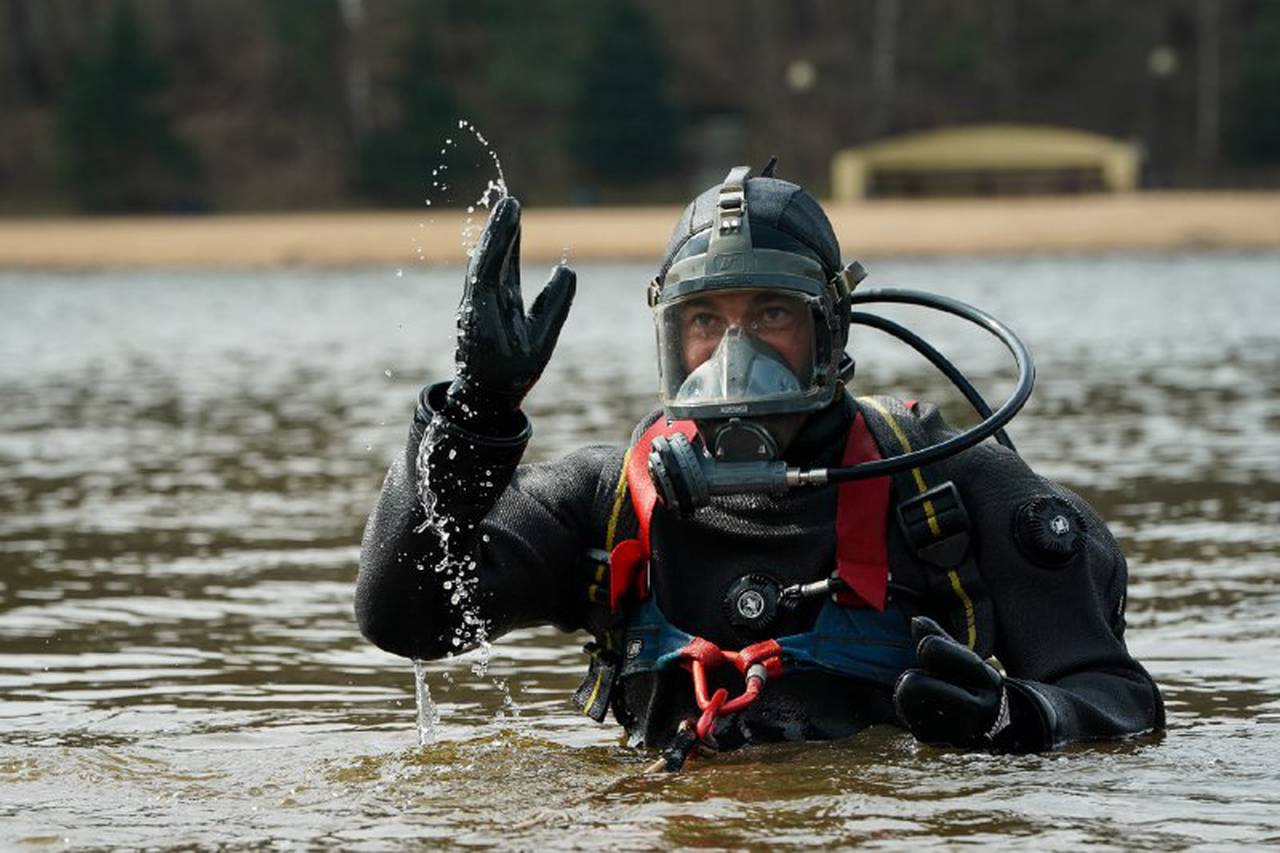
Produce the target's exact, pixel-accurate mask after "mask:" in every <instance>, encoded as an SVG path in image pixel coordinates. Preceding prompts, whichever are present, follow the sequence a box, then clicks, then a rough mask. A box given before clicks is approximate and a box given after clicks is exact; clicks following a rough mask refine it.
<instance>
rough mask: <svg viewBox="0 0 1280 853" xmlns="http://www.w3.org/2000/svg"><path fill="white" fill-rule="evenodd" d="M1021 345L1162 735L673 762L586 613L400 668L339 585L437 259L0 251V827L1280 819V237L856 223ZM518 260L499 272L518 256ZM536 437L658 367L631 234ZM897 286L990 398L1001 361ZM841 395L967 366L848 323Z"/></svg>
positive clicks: (566, 827)
mask: <svg viewBox="0 0 1280 853" xmlns="http://www.w3.org/2000/svg"><path fill="white" fill-rule="evenodd" d="M869 266H870V268H871V271H872V278H871V280H870V281H869V282H868V283H867V286H871V285H883V286H901V287H919V288H925V289H930V290H935V291H939V292H943V293H947V294H951V295H954V296H956V297H958V298H960V299H964V300H967V301H971V302H973V303H975V304H977V305H979V306H982V307H984V308H986V309H987V310H989V311H991V312H992V313H994V314H995V315H996V316H998V317H1000V318H1001V319H1004V320H1005V321H1006V322H1008V323H1009V324H1010V325H1011V326H1013V328H1014V329H1016V330H1017V331H1019V332H1020V333H1021V334H1022V336H1023V337H1024V338H1025V340H1026V341H1027V343H1028V344H1029V345H1030V346H1031V348H1032V350H1033V351H1034V353H1035V355H1036V357H1037V361H1038V367H1039V374H1040V382H1039V386H1038V388H1037V391H1036V394H1035V396H1034V397H1033V399H1032V402H1031V404H1030V405H1029V406H1028V408H1027V410H1026V411H1025V413H1024V414H1023V415H1021V416H1020V417H1019V418H1018V419H1017V420H1016V421H1015V422H1014V423H1013V424H1012V426H1011V427H1010V432H1011V434H1012V436H1013V437H1014V439H1015V440H1016V441H1017V442H1018V445H1019V448H1020V450H1021V451H1022V453H1023V455H1024V456H1025V457H1026V458H1027V459H1028V460H1029V461H1030V462H1031V464H1032V465H1033V466H1035V467H1036V468H1037V469H1039V470H1041V471H1042V472H1044V473H1046V474H1049V475H1051V476H1053V477H1056V478H1058V479H1060V480H1062V481H1064V482H1065V483H1067V484H1068V485H1070V486H1071V487H1072V488H1075V489H1076V490H1078V491H1080V492H1081V493H1083V494H1084V495H1085V496H1086V497H1087V498H1088V499H1089V500H1090V501H1091V502H1093V503H1094V505H1095V506H1096V507H1097V508H1098V509H1099V510H1100V512H1101V513H1102V515H1103V516H1104V517H1105V518H1106V519H1107V520H1108V522H1109V523H1110V525H1111V526H1112V529H1113V530H1114V531H1115V532H1116V534H1117V535H1118V536H1119V538H1120V540H1121V541H1122V543H1123V545H1124V546H1125V549H1126V551H1127V553H1128V554H1129V557H1130V573H1131V579H1130V603H1129V625H1130V627H1129V635H1128V638H1129V644H1130V647H1131V649H1132V650H1133V651H1134V653H1135V654H1136V656H1137V657H1138V658H1139V659H1141V660H1142V661H1143V662H1144V663H1145V664H1146V665H1147V667H1148V668H1149V669H1150V670H1151V671H1152V673H1153V674H1154V676H1155V677H1156V679H1157V681H1158V682H1159V683H1160V685H1161V687H1162V689H1163V691H1164V695H1165V699H1166V701H1167V703H1168V710H1169V729H1168V732H1167V733H1166V734H1165V735H1164V736H1162V737H1155V738H1144V739H1139V740H1135V741H1131V742H1124V743H1117V744H1107V745H1102V746H1091V747H1087V748H1073V749H1067V750H1064V751H1061V752H1055V753H1050V754H1044V755H1029V756H991V755H984V754H963V753H959V752H954V751H947V750H940V749H934V748H929V747H924V746H920V745H918V744H916V743H915V742H913V741H912V739H911V738H909V737H908V736H907V735H905V734H903V733H902V732H900V731H897V730H895V729H890V728H879V729H873V730H871V731H868V732H866V733H865V734H864V735H862V736H859V737H857V738H854V739H852V740H849V741H847V742H839V743H830V744H798V745H786V746H774V747H767V748H758V749H750V750H746V751H742V752H740V753H736V754H732V755H726V756H720V757H717V758H715V759H713V760H710V761H706V762H700V763H698V764H697V765H696V766H694V767H692V768H690V770H689V771H688V772H685V773H682V774H679V775H676V776H671V777H663V778H655V777H649V776H645V775H643V774H642V773H641V772H640V771H641V769H642V768H643V767H644V765H645V764H646V763H648V761H649V760H650V756H647V755H645V754H641V753H636V752H632V751H629V750H626V749H624V748H623V747H621V746H620V745H619V730H618V729H617V727H616V726H614V725H612V724H610V725H606V726H598V725H596V724H594V723H591V722H590V721H588V720H587V719H586V718H584V717H580V716H579V715H578V714H577V713H576V712H575V711H574V710H573V709H572V707H571V706H570V703H569V701H568V696H569V694H570V692H571V690H572V689H573V687H574V686H576V684H577V681H578V678H579V676H580V674H581V671H582V667H583V658H582V655H581V653H580V651H579V647H580V645H581V643H582V642H583V641H584V640H585V639H586V638H585V637H582V636H565V635H561V634H558V633H557V632H555V631H554V630H552V629H541V630H532V631H522V632H520V633H518V634H516V635H512V636H509V637H505V638H503V639H502V640H500V641H499V642H497V643H496V644H495V645H494V647H493V649H492V651H491V655H490V657H489V659H488V661H487V666H485V665H484V664H485V662H484V661H481V660H480V659H479V658H478V657H477V656H476V655H475V654H472V655H468V656H465V657H462V658H458V659H455V660H451V661H445V662H439V663H433V664H431V665H429V666H428V667H427V675H426V680H427V686H428V687H429V688H430V692H431V695H432V696H433V697H434V699H435V702H436V704H437V707H438V712H439V715H440V720H439V723H438V726H437V728H436V737H437V739H436V741H435V742H434V743H432V744H429V745H427V746H425V747H420V746H419V745H418V735H417V732H416V729H415V710H414V708H415V705H414V682H413V671H412V667H411V666H410V664H409V662H407V661H404V660H400V659H396V658H393V657H391V656H389V655H386V654H384V653H382V652H380V651H378V650H377V649H375V648H373V647H372V646H370V645H368V644H367V643H365V642H364V641H363V640H362V638H361V637H360V636H359V633H358V632H357V630H356V627H355V624H354V621H353V618H352V613H351V593H352V584H353V580H354V578H355V566H356V560H357V554H358V543H359V540H360V532H361V529H362V526H363V524H364V519H365V516H366V514H367V512H368V510H369V509H370V507H371V506H372V504H373V501H374V498H375V496H376V494H377V491H378V488H379V485H380V483H381V479H382V475H383V472H384V471H385V469H386V466H387V464H388V462H389V461H390V459H391V458H392V457H393V456H394V455H395V454H397V453H400V452H401V450H402V447H403V439H404V436H405V434H406V430H407V426H408V423H409V419H410V417H411V416H412V412H413V407H414V400H415V393H416V391H417V389H418V387H419V386H420V385H421V384H422V383H424V382H426V381H428V380H433V379H438V378H442V377H444V376H446V375H447V371H448V370H449V369H450V365H451V361H452V359H451V347H452V341H451V336H452V330H453V311H454V308H455V305H456V302H457V298H458V293H459V290H460V282H461V273H460V271H459V270H456V269H455V270H437V269H425V268H414V269H406V270H404V271H403V274H397V271H396V270H394V269H391V270H383V269H378V270H362V271H344V272H333V271H329V272H310V271H283V272H270V273H265V272H264V273H217V272H145V273H101V274H76V275H71V274H67V275H61V274H33V273H16V272H8V273H0V848H4V849H13V848H15V847H22V846H29V847H33V848H41V847H54V848H60V847H63V846H71V847H93V846H98V845H121V846H139V847H142V846H147V847H150V846H156V847H169V846H200V847H213V846H218V845H235V846H249V845H256V846H260V847H263V848H290V847H307V848H310V847H316V846H332V847H340V848H344V849H346V848H349V849H371V850H375V849H386V848H387V847H396V846H405V847H416V846H419V845H421V844H423V843H424V842H425V843H431V844H439V845H448V846H457V847H466V846H484V845H498V846H504V847H516V848H534V847H544V846H552V847H564V846H573V847H600V848H609V849H644V848H653V847H706V848H743V847H759V848H785V847H810V846H815V845H853V844H865V845H867V846H888V847H896V846H903V845H907V844H911V845H926V844H929V845H935V846H948V845H951V844H955V843H958V842H981V843H993V844H996V845H999V846H1001V847H1025V848H1032V849H1037V850H1040V849H1076V848H1079V847H1082V846H1085V845H1098V846H1124V847H1134V848H1150V849H1160V850H1167V849H1176V848H1180V847H1185V846H1191V845H1210V846H1218V845H1220V846H1237V845H1249V846H1253V845H1262V844H1267V843H1271V844H1275V843H1277V842H1280V255H1275V254H1252V255H1195V254H1186V255H1176V256H1160V257H1156V256H1151V257H1140V256H1132V257H1131V256H1114V257H1100V258H1082V259H1073V258H1023V259H1002V260H968V259H956V260H928V261H924V260H922V261H907V260H897V261H892V262H889V261H885V262H880V263H873V264H870V265H869ZM545 272H546V270H545V268H541V269H532V268H531V269H528V270H526V275H525V278H526V280H527V281H530V282H533V281H540V280H541V279H542V278H543V275H544V274H545ZM579 272H580V276H579V278H580V287H579V299H578V304H577V305H576V306H575V309H574V312H573V314H572V315H571V317H570V319H569V323H568V325H567V326H566V329H565V331H564V334H563V337H562V340H561V346H560V348H559V351H558V352H557V354H556V357H555V358H554V359H553V362H552V364H551V366H550V367H549V369H548V370H547V373H546V375H545V377H544V378H543V381H542V382H541V384H540V385H539V386H538V388H537V389H536V390H535V392H534V394H533V395H532V397H531V398H530V399H529V401H528V404H527V409H528V411H529V413H530V415H531V417H532V418H533V421H534V424H535V436H534V439H533V443H532V445H531V446H530V448H529V452H528V457H529V458H530V459H534V458H547V457H553V456H556V455H558V454H561V453H563V452H565V451H566V450H568V449H570V448H572V447H575V446H578V445H579V444H582V443H584V442H597V441H612V442H620V441H622V440H623V439H624V438H625V436H626V435H627V434H628V432H629V429H630V426H631V424H632V422H633V421H634V420H636V419H637V418H639V417H640V416H641V415H642V414H643V413H644V412H645V411H646V410H647V409H648V408H649V407H650V405H651V404H652V401H653V399H654V394H655V384H656V383H655V378H654V370H653V332H652V328H651V325H650V323H649V319H648V312H647V310H646V309H645V307H644V296H643V289H644V285H645V283H646V282H647V280H648V277H649V276H650V275H652V271H651V270H650V269H648V268H647V267H640V266H589V267H586V268H583V269H581V270H580V271H579ZM885 313H886V314H888V315H889V316H893V317H895V318H897V319H900V320H906V321H908V322H910V323H911V324H912V325H913V326H914V327H916V328H917V329H919V330H921V331H923V332H925V333H926V335H927V336H928V337H930V338H931V339H932V340H934V342H935V343H936V344H938V346H939V347H940V348H941V349H942V350H943V351H944V352H947V353H948V354H950V355H952V356H953V357H954V358H955V359H956V361H958V362H959V363H960V364H961V365H962V366H963V367H964V368H965V369H966V370H967V371H968V372H969V373H970V374H971V375H972V376H973V377H974V378H975V379H976V380H977V381H978V383H979V385H980V386H981V387H982V388H983V389H984V391H985V392H986V393H987V395H988V397H989V398H998V397H999V396H1000V395H1001V394H1003V393H1007V392H1008V390H1009V388H1010V385H1011V381H1010V380H1011V377H1012V375H1013V374H1012V368H1011V366H1010V365H1009V363H1008V358H1007V355H1006V354H1005V353H1004V352H1003V350H1002V349H1001V348H1000V346H999V344H998V343H996V342H994V340H992V339H988V338H985V337H983V336H982V334H981V333H979V332H978V331H976V330H972V329H971V328H970V327H967V326H965V325H964V324H963V323H961V322H960V321H957V320H954V319H952V318H945V317H933V316H928V315H925V314H923V313H922V312H920V311H918V310H912V309H901V308H899V309H893V310H887V311H886V312H885ZM854 346H855V348H856V353H857V356H858V361H859V378H858V379H857V381H856V385H857V386H858V387H857V390H858V391H859V392H860V393H866V392H884V393H896V394H898V395H900V396H904V397H914V398H927V399H939V400H943V401H946V409H947V411H948V412H949V413H951V414H952V415H954V417H955V419H956V420H964V419H965V417H966V413H965V409H964V406H963V404H962V403H961V402H960V398H959V396H958V395H957V394H956V393H954V392H952V391H949V390H948V389H947V388H946V387H945V386H944V384H943V382H942V381H941V380H940V379H938V378H936V377H934V376H933V375H931V374H930V372H929V369H928V368H927V365H926V364H925V363H924V362H923V360H922V359H920V358H919V357H917V356H914V355H913V354H911V353H910V352H909V351H907V350H905V349H903V348H902V347H901V346H900V345H898V344H896V343H894V342H891V341H890V340H888V339H887V338H884V337H883V336H881V335H880V334H879V333H877V332H872V331H869V330H866V331H863V332H861V333H858V332H857V331H856V330H855V344H854Z"/></svg>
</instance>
